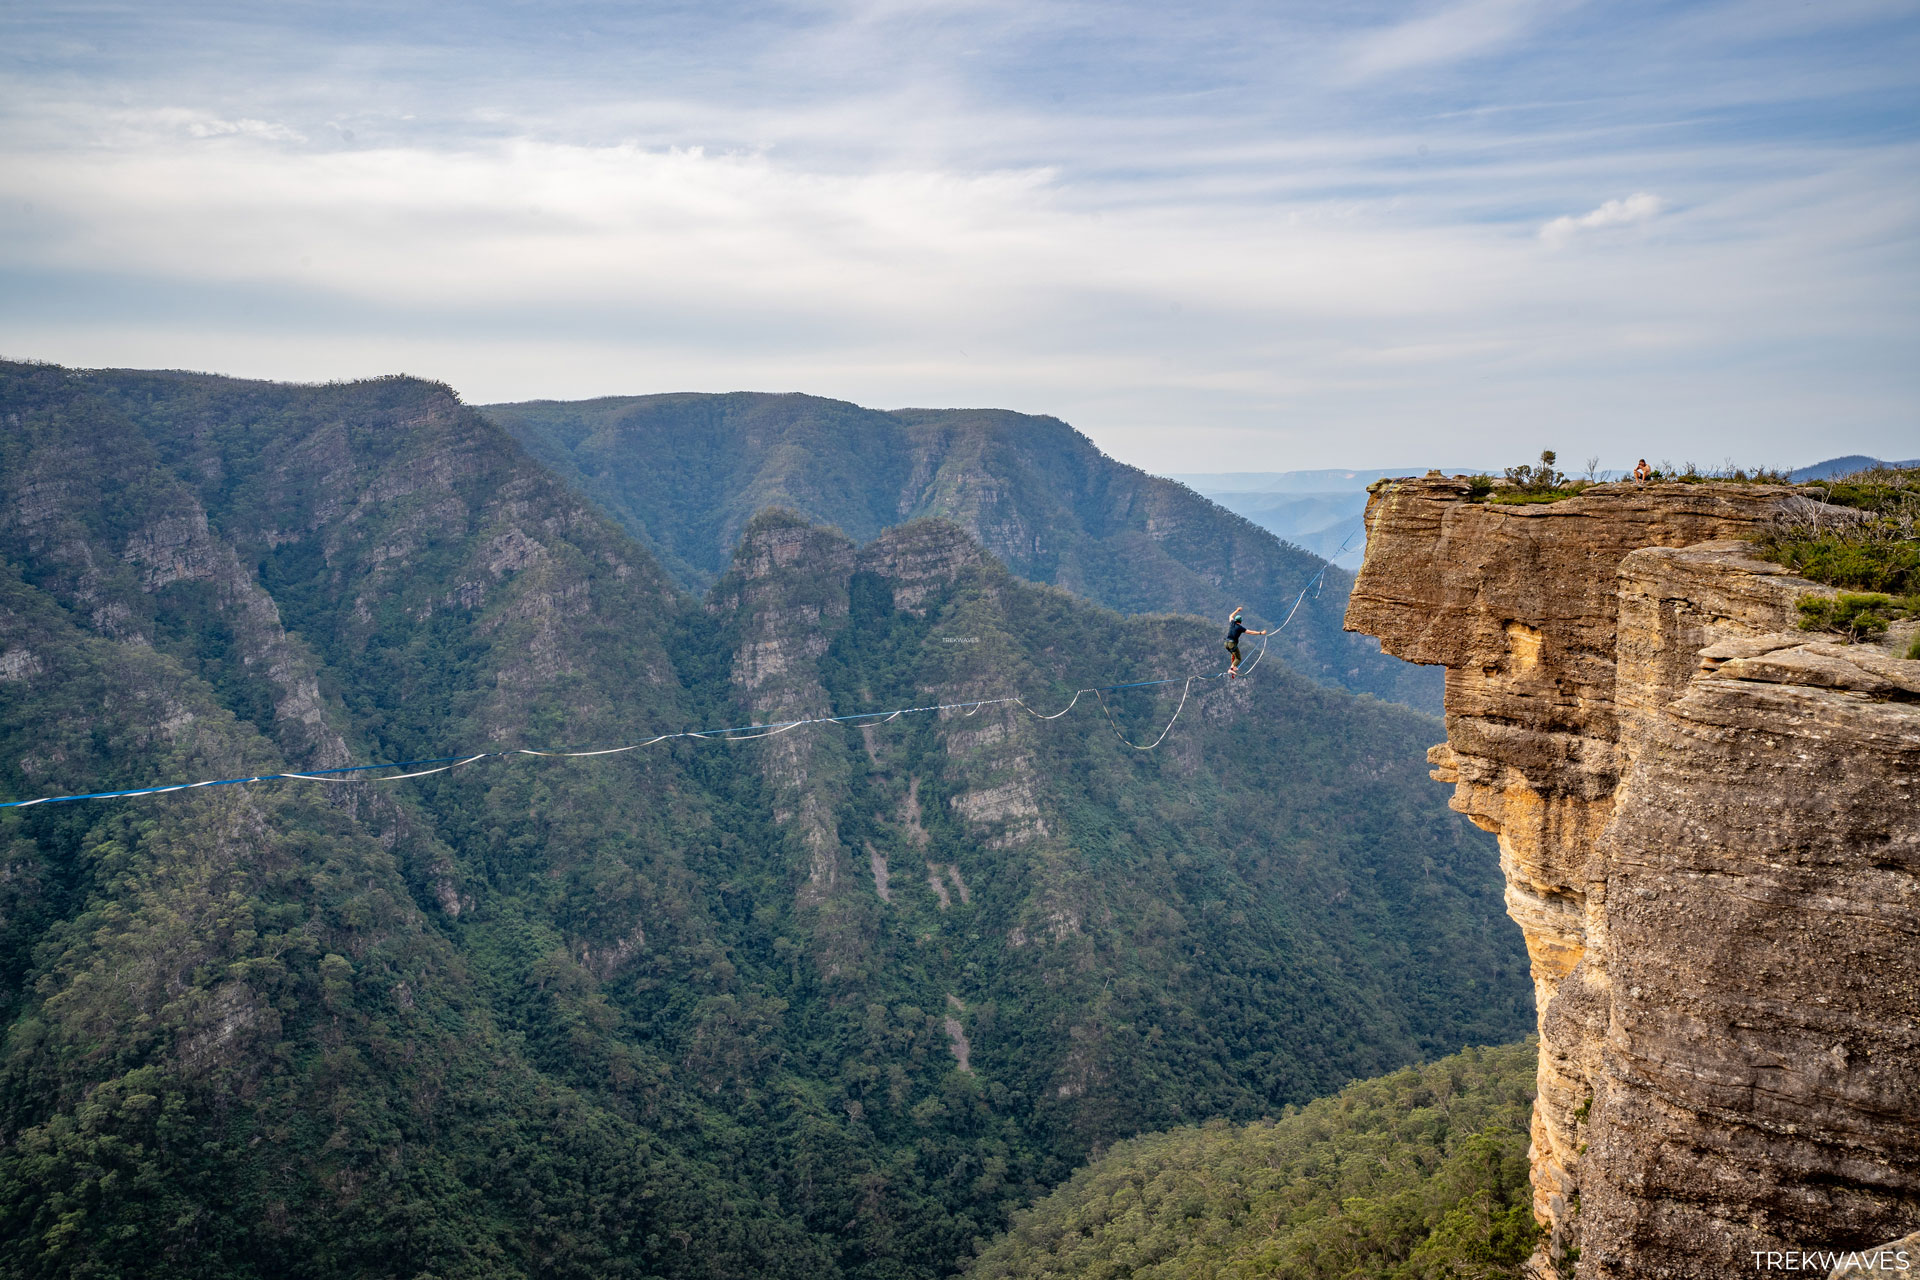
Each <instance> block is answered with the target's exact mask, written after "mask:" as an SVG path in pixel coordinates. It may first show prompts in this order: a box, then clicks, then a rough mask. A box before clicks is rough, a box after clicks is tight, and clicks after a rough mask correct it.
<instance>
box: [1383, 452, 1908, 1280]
mask: <svg viewBox="0 0 1920 1280" xmlns="http://www.w3.org/2000/svg"><path fill="white" fill-rule="evenodd" d="M1787 492H1788V491H1787V490H1784V489H1780V488H1773V487H1767V486H1757V485H1734V484H1691V485H1690V484H1666V485H1649V486H1645V487H1635V486H1632V485H1602V486H1599V487H1596V488H1594V489H1590V490H1588V491H1587V492H1586V493H1584V494H1582V495H1581V496H1579V497H1576V498H1571V499H1567V500H1564V501H1560V502H1555V503H1548V504H1538V505H1509V504H1498V503H1485V502H1476V501H1473V500H1472V498H1471V496H1470V494H1469V492H1468V488H1467V485H1466V483H1465V482H1464V481H1462V480H1455V479H1445V478H1441V477H1437V476H1430V477H1428V478H1426V479H1421V480H1406V481H1395V482H1383V483H1382V484H1380V485H1377V486H1375V488H1374V491H1373V494H1372V497H1371V499H1370V501H1369V503H1368V508H1367V530H1368V540H1367V555H1366V562H1365V564H1364V565H1363V567H1362V568H1361V571H1360V575H1359V578H1358V581H1357V583H1356V586H1355V589H1354V592H1353V598H1352V602H1351V604H1350V606H1349V609H1348V613H1347V626H1348V627H1349V628H1350V629H1353V630H1356V631H1362V632H1366V633H1369V634H1372V635H1375V636H1378V637H1379V638H1380V639H1381V641H1382V642H1383V645H1384V647H1385V648H1386V650H1387V651H1388V652H1390V653H1394V654H1397V655H1399V656H1400V657H1403V658H1408V659H1411V660H1413V661H1416V662H1425V663H1434V664H1438V665H1441V666H1444V667H1445V668H1446V711H1447V716H1446V724H1447V741H1446V742H1445V743H1444V744H1442V745H1439V746H1436V747H1434V748H1433V750H1432V751H1431V752H1430V753H1429V757H1428V758H1429V760H1430V761H1431V763H1432V764H1433V765H1434V766H1435V769H1434V776H1435V777H1436V778H1438V779H1440V780H1441V781H1444V782H1451V783H1453V784H1454V788H1455V790H1454V796H1453V800H1452V805H1453V807H1454V808H1455V809H1457V810H1459V811H1460V812H1462V813H1464V814H1466V815H1467V816H1468V817H1469V818H1470V819H1472V821H1473V822H1474V823H1475V824H1476V825H1478V826H1480V827H1482V828H1484V829H1486V830H1488V831H1492V832H1495V833H1496V834H1497V835H1498V836H1499V840H1500V851H1501V864H1502V869H1503V871H1504V872H1505V875H1506V880H1507V906H1508V911H1509V913H1510V914H1511V915H1512V916H1513V918H1514V919H1515V920H1516V921H1517V922H1518V923H1519V924H1520V926H1521V929H1522V930H1523V932H1524V934H1525V936H1526V941H1527V950H1528V953H1529V956H1530V959H1531V961H1532V965H1533V977H1534V984H1535V989H1536V992H1537V995H1538V1011H1539V1019H1540V1036H1541V1054H1540V1076H1539V1096H1538V1100H1537V1101H1536V1103H1535V1107H1534V1118H1533V1150H1532V1153H1531V1154H1532V1163H1533V1181H1534V1189H1535V1212H1536V1214H1537V1215H1538V1217H1539V1218H1540V1220H1541V1221H1542V1223H1543V1224H1544V1225H1545V1226H1546V1227H1547V1228H1548V1236H1547V1240H1546V1243H1544V1244H1543V1246H1542V1248H1541V1251H1540V1253H1539V1254H1537V1255H1536V1257H1535V1261H1534V1266H1535V1269H1536V1271H1537V1272H1538V1273H1539V1274H1540V1275H1542V1276H1553V1275H1556V1274H1557V1275H1559V1276H1561V1277H1568V1276H1571V1275H1573V1274H1575V1272H1576V1270H1577V1274H1578V1275H1579V1276H1580V1277H1582V1280H1587V1278H1588V1277H1608V1278H1612V1277H1621V1278H1625V1277H1706V1276H1724V1275H1731V1274H1735V1273H1736V1270H1737V1271H1738V1272H1740V1273H1745V1272H1747V1271H1750V1270H1752V1269H1753V1267H1754V1266H1755V1262H1754V1257H1753V1255H1754V1252H1755V1251H1762V1252H1764V1251H1776V1250H1786V1249H1805V1248H1864V1247H1868V1246H1872V1245H1876V1244H1879V1243H1881V1242H1884V1241H1887V1240H1890V1239H1893V1238H1894V1237H1897V1236H1901V1235H1903V1234H1905V1233H1906V1232H1909V1231H1911V1230H1913V1229H1914V1227H1915V1226H1916V1225H1920V946H1917V945H1916V943H1917V942H1920V803H1917V801H1920V796H1917V795H1916V790H1917V787H1916V778H1920V662H1911V661H1905V660H1902V659H1899V658H1896V657H1894V656H1892V655H1893V653H1894V652H1896V651H1904V645H1905V635H1904V630H1905V629H1904V628H1896V631H1895V634H1894V636H1893V637H1892V640H1891V641H1890V643H1889V645H1888V646H1885V647H1876V646H1873V645H1864V644H1863V645H1855V646H1840V645H1835V644H1827V643H1821V642H1820V638H1819V637H1815V636H1810V635H1808V634H1807V633H1805V632H1801V631H1798V630H1796V629H1795V623H1796V621H1797V612H1796V609H1795V603H1796V601H1797V600H1798V599H1799V598H1800V597H1801V596H1802V595H1804V594H1806V593H1808V592H1823V593H1824V592H1827V589H1826V588H1823V587H1819V586H1816V585H1814V584H1812V583H1809V582H1806V581H1803V580H1801V579H1798V578H1794V577H1792V576H1790V575H1788V574H1787V573H1786V572H1785V571H1784V570H1782V569H1781V568H1780V567H1779V566H1777V565H1773V564H1769V563H1765V562H1763V561H1759V560H1756V559H1754V558H1753V557H1752V555H1751V554H1750V550H1749V547H1748V544H1747V543H1746V542H1745V541H1744V539H1745V538H1746V537H1747V536H1749V535H1750V534H1751V533H1752V532H1753V531H1754V530H1755V529H1756V528H1757V527H1758V526H1759V525H1760V524H1762V523H1763V522H1765V521H1766V520H1767V519H1768V518H1769V517H1770V516H1771V514H1772V512H1773V510H1774V509H1775V507H1776V506H1777V505H1778V504H1779V503H1780V502H1781V500H1782V499H1783V498H1784V497H1785V495H1786V494H1787ZM1893 643H1898V644H1899V645H1900V648H1899V649H1898V650H1896V649H1894V648H1893V647H1892V644H1893Z"/></svg>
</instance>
